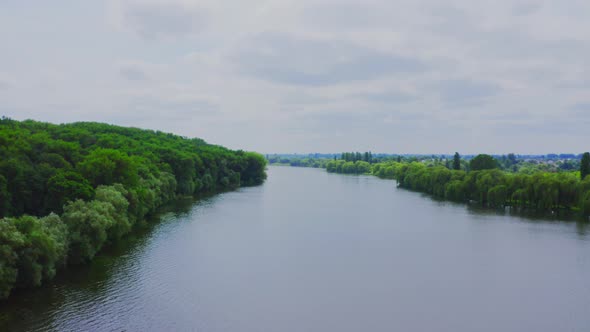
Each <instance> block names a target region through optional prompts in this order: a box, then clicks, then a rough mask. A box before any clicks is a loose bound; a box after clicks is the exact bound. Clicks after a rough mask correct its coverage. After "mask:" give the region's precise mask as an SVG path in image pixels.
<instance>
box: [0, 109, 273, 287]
mask: <svg viewBox="0 0 590 332" xmlns="http://www.w3.org/2000/svg"><path fill="white" fill-rule="evenodd" d="M265 166H266V160H265V159H264V157H263V156H262V155H259V154H257V153H253V152H244V151H232V150H228V149H226V148H223V147H220V146H215V145H210V144H207V143H205V142H204V141H203V140H201V139H188V138H185V137H181V136H177V135H173V134H168V133H163V132H159V131H151V130H142V129H137V128H124V127H118V126H113V125H108V124H101V123H73V124H61V125H54V124H50V123H43V122H36V121H32V120H27V121H22V122H20V121H15V120H11V119H8V118H2V119H1V120H0V218H1V219H0V299H1V298H6V297H7V296H9V294H10V292H11V291H12V289H14V288H15V287H32V286H38V285H40V284H41V283H42V282H43V281H45V280H48V279H51V278H53V277H54V276H55V274H56V271H57V270H58V269H60V268H62V267H63V266H65V265H67V264H79V263H83V262H87V261H89V260H91V259H92V258H93V257H94V255H96V253H97V252H99V251H100V250H101V248H103V247H104V246H105V245H107V244H108V243H109V242H111V241H113V240H116V239H117V238H120V237H122V236H124V235H125V234H126V233H128V232H129V231H130V230H131V228H132V227H133V226H134V224H136V223H138V222H139V221H142V220H143V219H144V217H146V215H149V214H150V213H153V212H154V211H155V210H156V209H157V208H158V207H159V206H161V205H162V204H164V203H166V202H168V201H170V200H172V199H174V198H175V197H177V196H178V195H195V194H200V193H208V192H216V191H221V190H228V189H234V188H237V187H239V186H249V185H257V184H260V183H262V182H263V181H264V179H265V178H266V173H265Z"/></svg>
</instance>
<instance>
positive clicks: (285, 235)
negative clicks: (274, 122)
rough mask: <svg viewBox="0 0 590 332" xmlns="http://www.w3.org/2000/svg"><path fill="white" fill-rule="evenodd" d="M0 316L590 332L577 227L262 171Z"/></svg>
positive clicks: (373, 182) (156, 325)
mask: <svg viewBox="0 0 590 332" xmlns="http://www.w3.org/2000/svg"><path fill="white" fill-rule="evenodd" d="M268 173H269V177H268V180H267V182H266V183H265V184H264V185H262V186H258V187H250V188H242V189H239V190H237V191H235V192H228V193H223V194H219V195H217V196H214V197H211V198H207V199H202V200H199V201H192V200H185V201H179V202H177V203H176V204H175V205H173V206H171V207H169V208H168V209H167V210H166V211H163V212H162V213H161V214H160V215H159V216H157V218H158V219H160V221H159V222H158V223H157V224H155V225H154V226H153V227H150V228H147V229H145V230H143V231H141V232H138V233H136V234H135V235H134V236H133V237H130V238H129V239H127V240H126V241H125V242H124V243H120V244H118V245H116V246H114V247H112V248H110V249H109V250H107V251H105V252H103V253H101V254H100V255H99V256H98V257H97V259H95V260H94V261H93V262H92V263H91V264H89V265H87V266H82V267H75V268H71V269H68V270H67V271H65V272H63V273H61V274H60V276H59V277H58V278H57V279H56V280H55V281H53V282H51V283H49V284H47V285H44V286H43V287H40V288H37V289H33V290H27V291H20V292H18V293H17V294H15V295H14V296H13V297H12V298H11V299H9V300H8V301H6V302H4V303H2V304H0V330H1V331H21V330H22V331H206V332H209V331H240V332H249V331H338V332H341V331H388V332H389V331H406V332H407V331H453V332H457V331H470V332H471V331H494V332H495V331H503V332H506V331H515V332H516V331H518V332H522V331H535V332H542V331H551V332H554V331H590V238H589V237H588V234H587V230H586V226H585V225H584V224H580V223H576V222H571V221H569V222H568V221H555V220H548V219H545V220H544V219H531V218H523V217H518V216H511V215H509V214H502V213H499V212H496V211H490V210H477V209H474V208H470V207H468V206H466V205H463V204H455V203H449V202H440V201H435V200H432V199H430V198H428V197H427V196H424V195H422V194H419V193H415V192H411V191H406V190H403V189H397V188H396V187H395V182H394V181H389V180H381V179H378V178H376V177H371V176H347V175H339V174H328V173H326V172H325V171H324V170H320V169H308V168H290V167H270V168H269V171H268Z"/></svg>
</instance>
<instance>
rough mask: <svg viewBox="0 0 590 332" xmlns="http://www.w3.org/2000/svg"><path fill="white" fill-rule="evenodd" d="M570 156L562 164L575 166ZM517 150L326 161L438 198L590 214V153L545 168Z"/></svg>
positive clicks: (339, 168)
mask: <svg viewBox="0 0 590 332" xmlns="http://www.w3.org/2000/svg"><path fill="white" fill-rule="evenodd" d="M573 163H574V162H572V161H567V160H566V162H562V163H560V165H564V164H565V165H571V164H573ZM519 164H523V163H522V162H520V161H518V160H517V159H516V158H515V156H514V155H508V156H507V157H506V158H500V159H499V160H498V159H496V158H494V157H493V156H490V155H486V154H480V155H477V156H475V157H473V158H471V159H469V160H463V159H462V158H461V157H460V155H459V154H458V153H456V154H455V155H454V156H453V158H448V159H445V160H443V159H442V158H441V159H438V158H436V157H434V158H425V159H422V160H418V159H416V158H413V157H412V158H402V157H398V158H397V160H395V159H392V160H389V161H382V162H377V163H372V164H371V163H370V162H368V161H365V160H363V159H358V160H348V161H347V159H345V158H342V159H338V160H331V161H328V162H327V163H326V170H327V171H328V172H334V173H344V174H373V175H376V176H378V177H381V178H388V179H395V180H397V182H398V185H399V186H400V187H401V188H407V189H411V190H416V191H420V192H424V193H428V194H430V195H433V196H435V197H438V198H443V199H448V200H453V201H459V202H467V201H472V202H478V203H480V204H482V205H484V206H489V207H505V206H513V207H518V208H528V209H534V210H537V211H557V210H560V209H571V210H576V211H579V212H580V213H581V214H582V215H584V216H588V215H590V176H588V175H589V174H590V154H589V153H584V154H583V155H582V156H581V158H580V161H579V162H578V167H579V170H572V169H571V168H570V167H567V168H563V169H562V168H560V169H555V170H554V171H546V170H544V168H545V166H543V165H542V164H537V165H540V166H541V167H538V168H532V167H531V166H527V167H524V166H521V167H517V166H516V165H519Z"/></svg>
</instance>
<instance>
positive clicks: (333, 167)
mask: <svg viewBox="0 0 590 332" xmlns="http://www.w3.org/2000/svg"><path fill="white" fill-rule="evenodd" d="M326 170H327V171H328V172H330V173H344V174H365V173H371V164H369V163H368V162H366V161H362V160H357V161H345V160H331V161H329V162H328V163H327V164H326Z"/></svg>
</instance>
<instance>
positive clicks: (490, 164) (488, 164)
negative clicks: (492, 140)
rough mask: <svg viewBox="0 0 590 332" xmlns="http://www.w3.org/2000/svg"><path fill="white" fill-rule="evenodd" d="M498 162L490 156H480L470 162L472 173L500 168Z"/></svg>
mask: <svg viewBox="0 0 590 332" xmlns="http://www.w3.org/2000/svg"><path fill="white" fill-rule="evenodd" d="M498 166H499V165H498V161H497V160H496V159H494V157H492V156H490V155H488V154H480V155H477V156H476V157H475V158H473V159H471V161H470V162H469V168H470V169H471V170H472V171H482V170H484V169H494V168H498Z"/></svg>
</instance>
